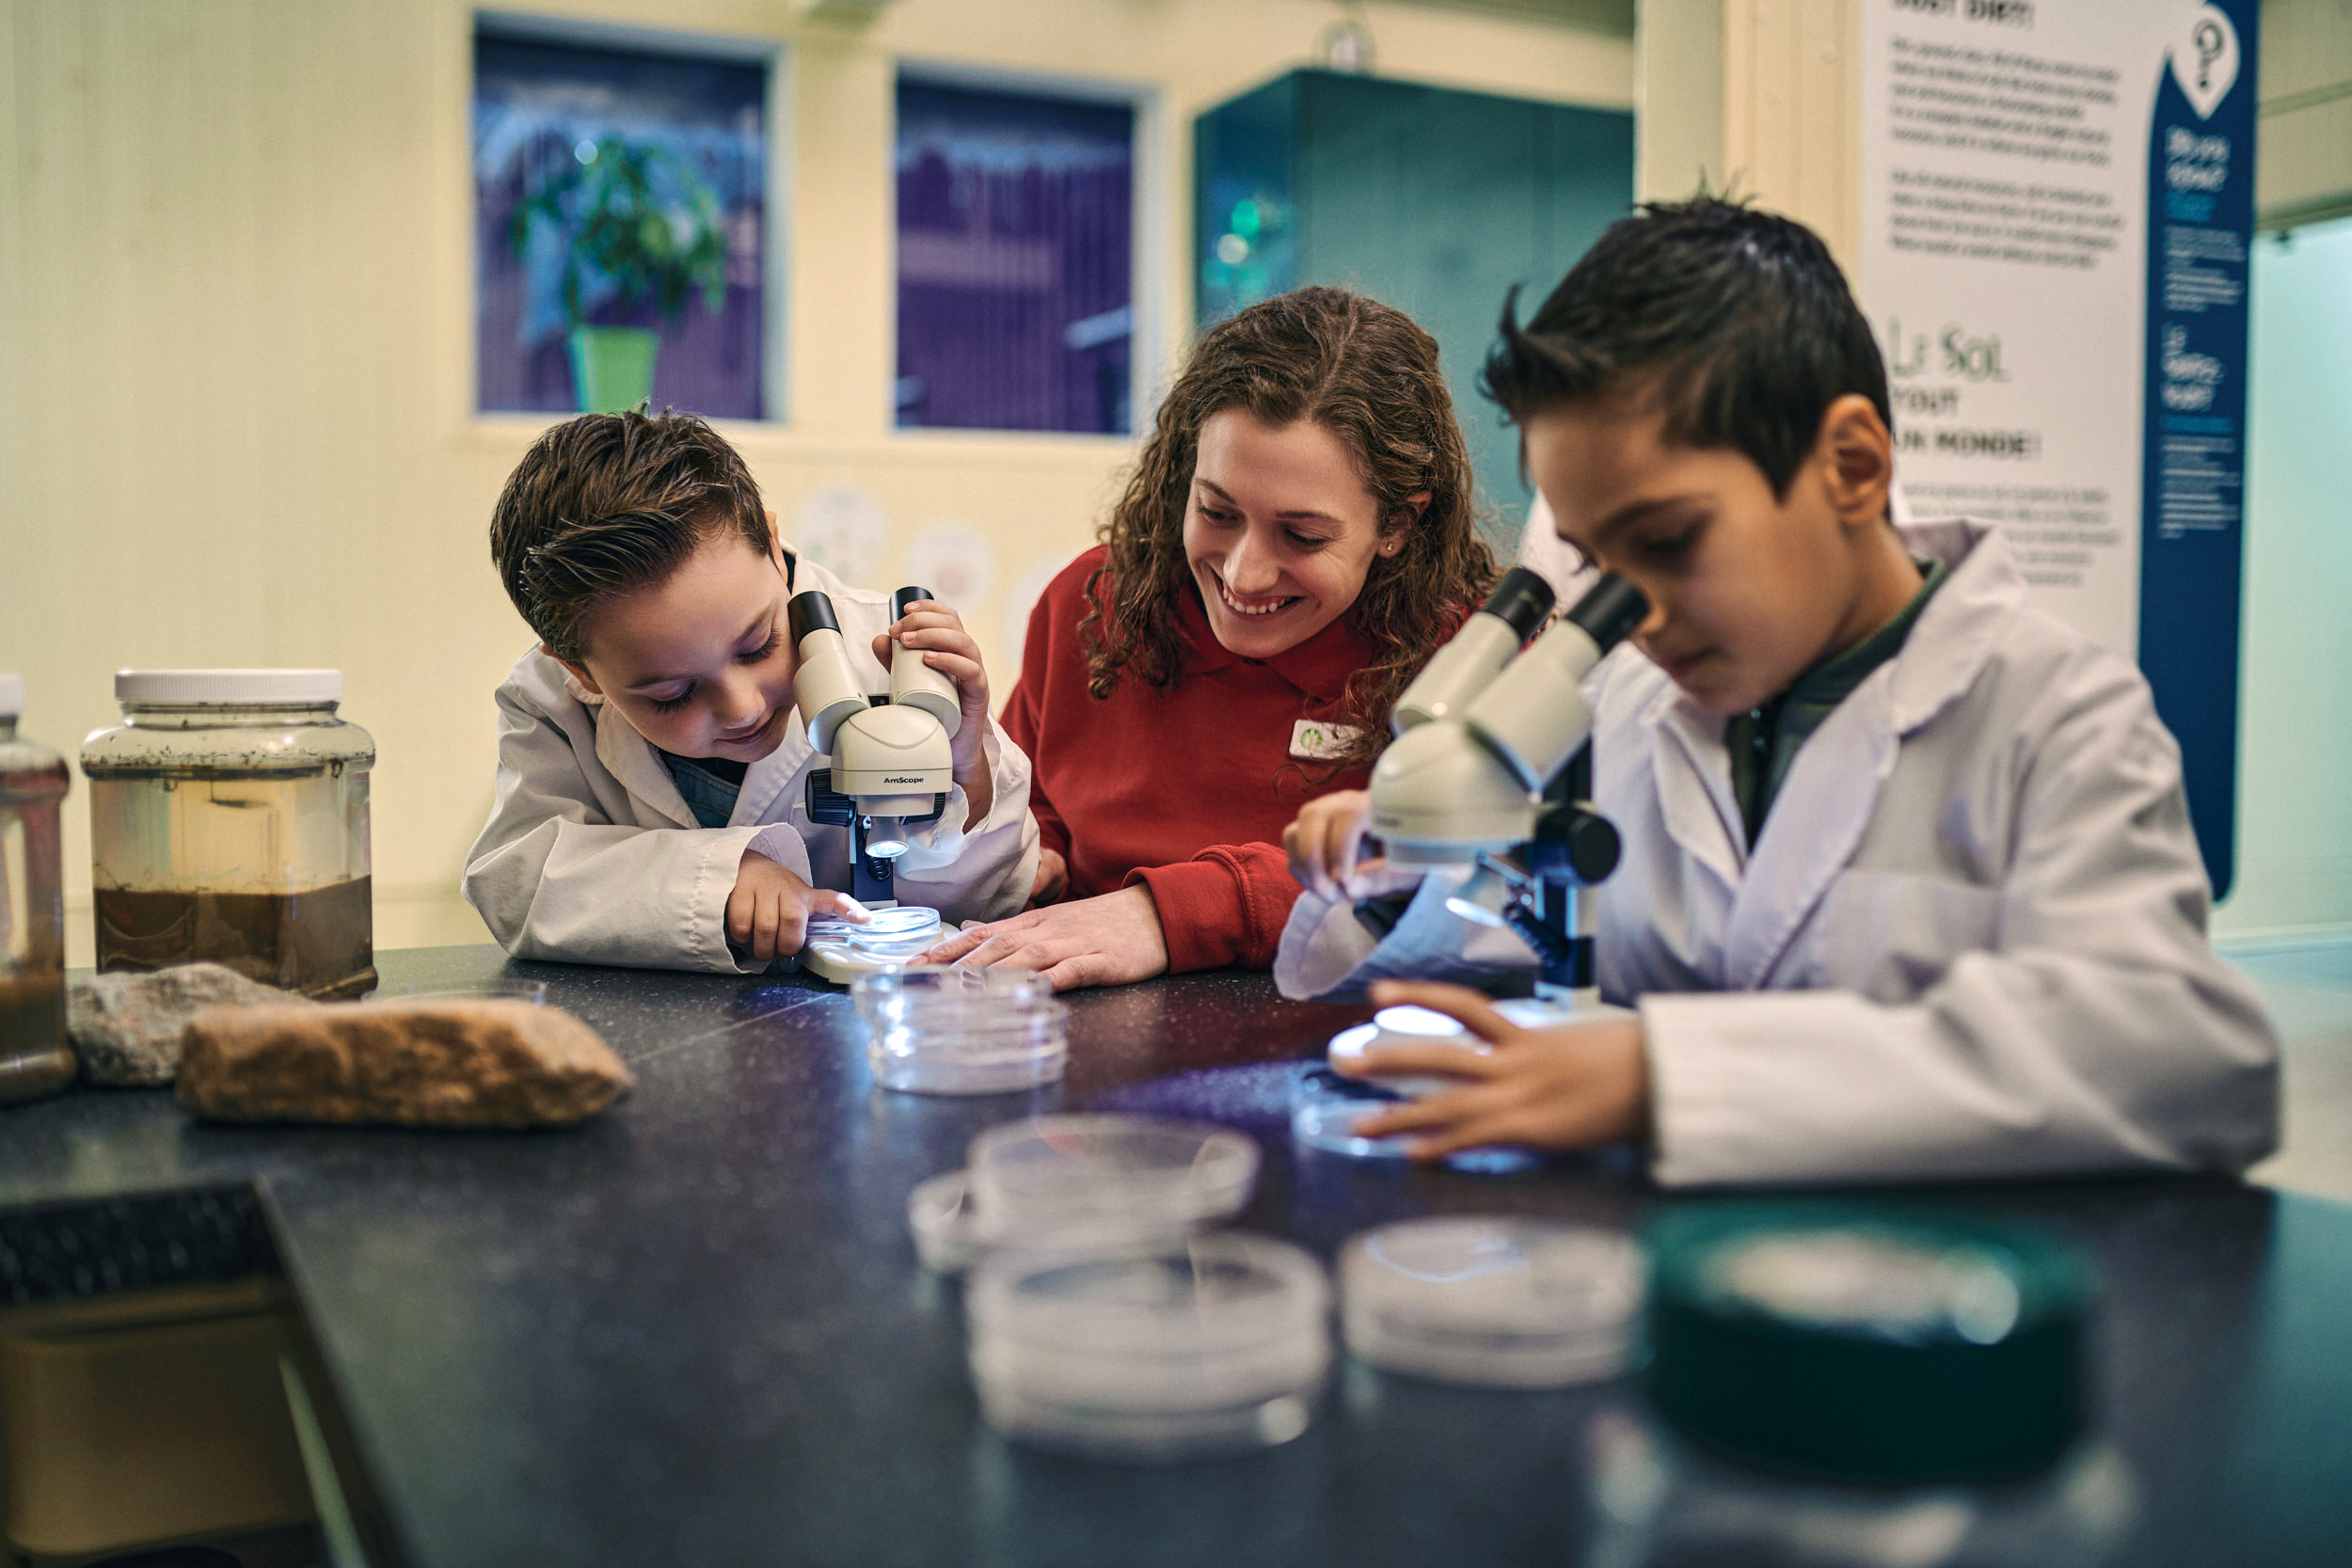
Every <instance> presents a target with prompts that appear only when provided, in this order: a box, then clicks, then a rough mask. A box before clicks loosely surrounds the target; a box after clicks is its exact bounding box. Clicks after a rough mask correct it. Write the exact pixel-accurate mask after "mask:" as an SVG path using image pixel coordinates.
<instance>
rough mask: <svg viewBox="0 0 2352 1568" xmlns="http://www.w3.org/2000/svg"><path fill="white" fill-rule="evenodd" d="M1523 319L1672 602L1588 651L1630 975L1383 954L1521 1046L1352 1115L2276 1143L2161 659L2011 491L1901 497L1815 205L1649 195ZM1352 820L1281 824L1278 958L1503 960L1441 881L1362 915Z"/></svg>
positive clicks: (2175, 1144) (1990, 1141)
mask: <svg viewBox="0 0 2352 1568" xmlns="http://www.w3.org/2000/svg"><path fill="white" fill-rule="evenodd" d="M1502 339H1503V341H1502V344H1501V345H1500V346H1499V347H1498V348H1497V350H1496V351H1495V353H1494V354H1493V356H1491V358H1490V359H1489V361H1488V364H1487V368H1486V385H1487V388H1488V390H1489V392H1490V394H1491V395H1492V396H1493V397H1494V398H1495V399H1496V400H1497V401H1498V402H1499V403H1501V404H1502V406H1503V407H1504V408H1505V409H1506V410H1507V411H1508V412H1509V414H1510V416H1511V417H1512V419H1513V420H1515V421H1517V423H1518V426H1519V428H1520V433H1521V438H1522V442H1523V451H1524V455H1525V460H1526V463H1527V467H1528V469H1529V471H1530V473H1531V474H1532V476H1533V477H1534V481H1535V483H1536V485H1537V487H1538V488H1539V489H1540V490H1541V492H1542V494H1543V496H1544V498H1545V499H1547V500H1548V501H1549V505H1550V509H1551V511H1552V513H1553V515H1554V516H1555V519H1556V526H1557V529H1558V531H1559V535H1560V537H1561V538H1562V539H1563V540H1564V541H1565V542H1566V543H1567V544H1569V545H1570V546H1574V548H1575V549H1576V550H1577V551H1578V552H1579V553H1580V554H1581V556H1582V557H1583V558H1585V559H1587V560H1589V561H1591V562H1596V563H1597V564H1598V565H1600V566H1602V567H1605V568H1608V569H1610V570H1613V571H1615V572H1617V573H1620V574H1621V575H1623V576H1624V577H1626V578H1629V580H1630V581H1631V582H1632V583H1633V584H1634V586H1636V587H1638V588H1639V589H1640V590H1641V591H1642V593H1643V594H1644V595H1645V597H1646V598H1647V600H1648V602H1649V605H1650V610H1649V612H1648V615H1647V617H1646V618H1645V620H1644V621H1643V622H1642V623H1641V625H1640V626H1638V627H1637V628H1636V630H1635V631H1634V633H1633V636H1632V638H1631V639H1630V641H1631V643H1632V646H1631V647H1628V648H1623V649H1620V650H1619V651H1618V652H1617V653H1616V654H1615V655H1613V657H1611V658H1610V659H1608V660H1606V661H1605V662H1604V663H1603V664H1602V665H1601V666H1600V667H1599V668H1598V669H1597V671H1596V672H1595V673H1594V676H1593V677H1592V679H1591V681H1590V682H1589V683H1588V688H1587V695H1588V696H1589V697H1590V698H1591V699H1592V701H1593V705H1594V709H1595V721H1594V729H1593V759H1594V793H1595V797H1596V800H1597V805H1598V806H1599V808H1600V810H1601V811H1602V813H1603V814H1604V815H1606V816H1609V817H1610V818H1611V819H1612V820H1613V821H1614V822H1615V824H1616V826H1617V828H1618V830H1619V832H1620V833H1621V834H1622V835H1623V839H1624V845H1625V850H1624V856H1623V859H1622V861H1621V863H1620V864H1619V865H1618V867H1617V870H1616V872H1615V874H1614V875H1613V877H1612V878H1611V879H1609V880H1608V881H1607V882H1606V883H1605V884H1603V886H1602V887H1601V888H1600V889H1599V890H1598V894H1597V908H1598V916H1599V919H1598V928H1597V941H1596V957H1597V968H1598V974H1599V981H1600V987H1601V992H1602V995H1603V996H1604V998H1606V999H1607V1000H1609V1001H1612V1002H1617V1003H1622V1004H1624V1005H1625V1006H1628V1007H1631V1008H1633V1009H1635V1011H1634V1013H1633V1014H1632V1015H1631V1016H1629V1017H1621V1018H1614V1019H1599V1020H1596V1021H1594V1022H1586V1023H1581V1024H1576V1025H1572V1026H1568V1027H1564V1028H1557V1029H1551V1030H1526V1029H1520V1028H1518V1027H1515V1026H1514V1025H1513V1024H1511V1023H1510V1022H1508V1021H1507V1020H1505V1019H1503V1018H1502V1017H1501V1016H1499V1015H1498V1014H1497V1013H1496V1012H1495V1011H1494V1009H1493V1008H1492V1007H1491V1006H1488V1005H1487V1004H1486V1001H1485V999H1484V998H1483V997H1482V996H1480V995H1479V994H1478V993H1477V992H1476V991H1473V990H1467V989H1464V988H1461V987H1457V986H1446V985H1430V984H1425V983H1423V984H1403V983H1399V982H1398V981H1397V980H1396V979H1394V978H1390V979H1388V982H1387V983H1386V984H1380V985H1374V986H1372V994H1373V995H1374V997H1375V999H1376V1000H1379V1001H1382V1002H1417V1003H1421V1004H1422V1005H1425V1006H1435V1007H1438V1008H1440V1009H1442V1010H1444V1011H1446V1012H1448V1013H1451V1014H1453V1015H1454V1017H1455V1018H1457V1019H1459V1020H1461V1021H1462V1022H1464V1023H1465V1024H1466V1025H1468V1027H1469V1028H1470V1030H1471V1031H1472V1032H1473V1033H1475V1034H1476V1035H1478V1036H1481V1037H1484V1038H1485V1039H1486V1041H1487V1042H1489V1043H1490V1044H1491V1046H1492V1047H1493V1049H1492V1050H1491V1052H1490V1053H1486V1054H1476V1055H1474V1054H1472V1053H1470V1052H1468V1051H1465V1050H1462V1049H1459V1048H1453V1047H1446V1046H1442V1045H1437V1046H1433V1047H1431V1048H1428V1049H1422V1050H1407V1051H1398V1052H1391V1053H1373V1056H1372V1058H1371V1059H1369V1060H1367V1061H1366V1062H1365V1064H1364V1069H1363V1070H1366V1071H1374V1072H1384V1073H1394V1072H1398V1071H1407V1070H1409V1071H1411V1072H1415V1073H1425V1072H1440V1073H1448V1074H1452V1075H1455V1076H1458V1077H1460V1078H1461V1079H1463V1080H1464V1081H1465V1086H1464V1087H1461V1088H1458V1089H1454V1090H1453V1091H1450V1092H1447V1093H1443V1094H1439V1095H1437V1096H1434V1097H1432V1098H1429V1099H1425V1100H1422V1101H1418V1102H1416V1103H1414V1104H1411V1105H1409V1106H1406V1107H1404V1108H1401V1109H1399V1110H1398V1111H1396V1112H1394V1113H1392V1114H1391V1115H1389V1116H1387V1117H1384V1118H1382V1119H1380V1120H1379V1121H1377V1122H1374V1123H1370V1124H1367V1125H1366V1126H1364V1127H1363V1128H1362V1129H1361V1131H1363V1132H1367V1133H1371V1134H1381V1133H1412V1134H1415V1135H1417V1136H1418V1138H1419V1142H1418V1145H1417V1151H1418V1152H1419V1153H1421V1154H1423V1155H1425V1156H1429V1157H1436V1156H1438V1155H1442V1154H1444V1153H1448V1152H1451V1151H1453V1150H1455V1149H1459V1148H1469V1147H1473V1146H1477V1145H1482V1144H1496V1143H1507V1144H1523V1145H1531V1146H1535V1147H1543V1148H1579V1147H1585V1146H1590V1145H1596V1144H1601V1143H1611V1142H1624V1141H1631V1140H1646V1141H1647V1142H1648V1143H1649V1145H1650V1148H1651V1170H1652V1173H1653V1175H1654V1176H1655V1177H1656V1179H1657V1180H1660V1181H1661V1182H1664V1183H1666V1184H1669V1185H1681V1184H1698V1183H1718V1182H1771V1181H1791V1182H1793V1181H1840V1180H1914V1179H1919V1180H1937V1179H1963V1178H1985V1177H2020V1176H2039V1175H2055V1174H2060V1173H2077V1172H2090V1171H2105V1170H2122V1169H2133V1168H2139V1169H2189V1168H2213V1169H2225V1170H2235V1169H2240V1168H2243V1167H2244V1166H2245V1165H2247V1164H2249V1163H2250V1162H2252V1161H2254V1160H2257V1159H2259V1158H2261V1157H2262V1156H2263V1155H2265V1154H2266V1153H2267V1152H2269V1151H2270V1149H2271V1148H2273V1147H2274V1146H2275V1144H2276V1141H2277V1048H2276V1043H2275V1041H2274V1039H2273V1037H2272V1035H2271V1031H2270V1028H2269V1025H2268V1022H2267V1021H2266V1020H2265V1017H2264V1014H2263V1011H2262V1007H2261V1005H2260V1003H2259V1001H2258V1000H2257V998H2256V996H2255V994H2254V992H2253V990H2252V988H2251V987H2250V985H2249V984H2248V982H2247V981H2246V980H2245V978H2244V977H2243V976H2241V975H2239V974H2237V973H2235V972H2234V971H2233V970H2232V969H2230V968H2229V967H2228V966H2226V965H2224V964H2223V963H2221V962H2220V961H2219V960H2218V959H2217V958H2215V956H2214V954H2213V952H2212V949H2211V947H2210V946H2209V944H2208V942H2207V941H2206V936H2205V915H2206V907H2207V903H2208V900H2209V891H2208V884H2207V882H2206V879H2205V875H2204V870H2203V866H2202V863H2201V861H2200V859H2199V857H2198V851H2197V847H2196V843H2195V841H2194V840H2193V838H2192V837H2191V834H2190V831H2189V822H2188V815H2187V808H2186V805H2185V800H2184V797H2183V794H2182V787H2181V772H2180V758H2179V751H2178V748H2177V747H2176V745H2175V744H2174V742H2173V739H2172V737H2171V736H2170V735H2169V733H2168V732H2167V731H2166V730H2165V728H2164V726H2163V724H2162V723H2161V722H2160V721H2158V719H2157V717H2156V714H2155V710H2154V707H2153V704H2152V703H2151V700H2150V696H2149V691H2148V687H2147V684H2146V682H2145V681H2144V680H2143V679H2142V678H2141V676H2140V674H2139V672H2138V671H2137V669H2136V668H2135V667H2134V666H2133V665H2132V664H2131V662H2130V661H2129V660H2127V659H2125V658H2123V657H2121V656H2119V655H2118V654H2116V653H2114V652H2113V651H2111V650H2109V649H2107V648H2106V647H2104V646H2102V645H2100V644H2098V643H2096V642H2094V641H2091V640H2090V638H2088V637H2086V636H2084V635H2083V634H2082V633H2080V632H2078V631H2076V630H2074V628H2072V627H2071V626H2066V625H2064V624H2063V623H2061V622H2059V621H2058V620H2056V619H2054V618H2053V617H2051V616H2049V615H2047V614H2044V613H2042V612H2041V611H2039V610H2034V609H2032V608H2031V607H2029V606H2028V605H2027V604H2026V585H2025V582H2024V579H2023V578H2021V577H2020V575H2019V573H2018V569H2017V566H2016V564H2015V562H2014V560H2013V558H2012V557H2011V555H2010V550H2009V546H2008V545H2007V543H2006V541H2005V540H2004V538H2003V536H2002V535H2001V533H2000V531H1998V530H1997V529H1994V528H1992V527H1990V526H1988V525H1985V524H1982V523H1977V522H1972V521H1968V520H1965V519H1956V520H1952V521H1946V522H1933V523H1924V524H1918V525H1915V526H1907V527H1902V528H1898V527H1897V526H1896V525H1895V524H1894V523H1892V522H1890V521H1889V520H1888V518H1889V513H1888V491H1889V486H1890V484H1891V483H1892V479H1893V463H1892V457H1891V441H1890V437H1889V435H1888V427H1889V423H1890V420H1889V414H1888V405H1887V394H1886V377H1885V372H1884V369H1883V365H1882V362H1881V360H1880V356H1879V353H1878V348H1877V345H1876V343H1875V341H1873V339H1872V337H1871V334H1870V330H1869V327H1868V325H1867V323H1866V322H1865V321H1864V319H1863V317H1862V315H1861V313H1860V312H1859V311H1858V310H1857V309H1855V307H1854V303H1853V300H1852V298H1851V295H1850V294H1849V293H1848V292H1847V289H1846V286H1845V283H1844V280H1843V278H1842V277H1841V276H1840V275H1839V273H1838V270H1837V267H1836V263H1835V262H1834V261H1832V260H1831V258H1830V256H1829V254H1828V252H1827V250H1826V249H1825V248H1824V247H1823V246H1822V245H1821V244H1820V241H1819V240H1818V239H1817V238H1816V237H1815V236H1814V235H1813V234H1812V233H1810V232H1809V231H1807V230H1804V228H1802V227H1801V226H1799V225H1797V224H1794V223H1791V222H1788V221H1787V220H1786V219H1781V218H1776V217H1772V216H1769V215H1767V214H1762V213H1757V212H1753V211H1750V210H1747V209H1745V208H1742V207H1740V206H1736V205H1731V204H1726V203H1723V202H1718V201H1711V200H1706V199H1701V200H1698V201H1693V202H1690V203H1685V204H1678V205H1673V206H1657V207H1651V208H1648V209H1646V210H1645V211H1643V212H1641V213H1639V214H1635V215H1634V216H1631V217H1629V218H1627V219H1625V220H1623V221H1621V222H1620V223H1618V224H1617V225H1615V226H1614V227H1613V228H1612V229H1611V230H1610V231H1609V232H1608V233H1607V234H1606V235H1605V236H1604V237H1603V238H1602V239H1601V240H1600V242H1599V243H1598V244H1597V245H1595V246H1594V248H1593V250H1592V251H1591V252H1590V253H1589V254H1588V255H1587V256H1586V257H1585V258H1584V260H1582V261H1580V262H1579V263H1578V264H1577V266H1576V267H1575V269H1574V270H1573V271H1571V272H1570V273H1569V274H1568V276H1567V277H1566V278H1565V280H1564V281H1563V282H1562V283H1561V285H1560V287H1559V288H1558V289H1557V290H1556V291H1555V292H1554V293H1552V295H1551V296H1550V298H1549V299H1548V300H1546V301H1545V302H1544V304H1543V306H1542V308H1541V309H1539V310H1538V311H1537V312H1536V313H1535V315H1534V318H1533V319H1532V320H1531V321H1530V322H1529V323H1528V324H1527V325H1526V326H1525V327H1524V328H1520V327H1518V326H1516V325H1513V323H1512V320H1511V315H1510V313H1509V312H1508V311H1506V314H1505V317H1504V322H1503V328H1502ZM1363 825H1364V798H1363V797H1362V796H1361V795H1360V794H1358V795H1354V796H1336V795H1335V796H1327V797H1325V798H1324V799H1322V800H1317V801H1314V802H1313V803H1311V805H1309V806H1308V807H1307V808H1306V810H1305V811H1304V812H1302V814H1301V815H1300V816H1299V818H1298V821H1297V822H1296V823H1295V825H1294V827H1293V828H1292V829H1291V830H1290V832H1289V834H1288V842H1289V845H1290V848H1291V853H1292V864H1293V869H1294V871H1295V874H1296V875H1297V876H1298V877H1299V879H1300V880H1301V881H1302V882H1303V883H1304V884H1305V885H1306V887H1307V890H1308V891H1307V895H1306V896H1305V897H1303V898H1301V899H1300V900H1299V902H1298V904H1297V905H1296V907H1295V910H1294V911H1293V913H1292V916H1291V921H1290V925H1289V927H1288V928H1287V930H1286V932H1285V935H1284V939H1283V943H1282V948H1281V954H1280V957H1279V959H1278V962H1277V966H1276V970H1275V974H1276V977H1277V979H1278V981H1279V982H1280V983H1281V984H1282V985H1283V988H1284V990H1286V991H1288V992H1290V993H1291V994H1293V995H1333V994H1342V995H1344V994H1360V993H1361V991H1362V990H1363V989H1364V988H1365V987H1366V986H1367V985H1368V984H1369V983H1371V982H1373V981H1376V980H1380V979H1382V978H1383V977H1394V976H1406V975H1411V976H1421V977H1426V978H1444V977H1477V976H1478V975H1479V974H1481V969H1480V963H1479V958H1480V955H1479V954H1478V953H1477V952H1476V951H1475V949H1474V948H1473V949H1470V950H1466V948H1465V944H1464V939H1463V932H1464V930H1465V929H1466V928H1465V927H1464V926H1463V925H1462V923H1461V922H1459V921H1457V920H1453V919H1452V918H1451V917H1448V916H1446V915H1445V914H1444V912H1443V910H1442V900H1441V899H1439V898H1436V897H1431V896H1426V895H1424V896H1422V897H1420V898H1417V899H1416V900H1415V902H1414V904H1413V905H1412V906H1411V908H1410V910H1409V911H1408V912H1407V914H1406V918H1405V919H1404V920H1403V921H1401V922H1400V923H1399V924H1398V925H1397V926H1396V927H1395V929H1394V931H1393V932H1392V933H1391V935H1390V936H1389V937H1387V938H1386V939H1384V940H1380V941H1377V942H1375V939H1374V938H1373V937H1372V935H1371V934H1370V933H1369V932H1367V931H1365V930H1364V929H1363V928H1362V927H1361V926H1360V925H1359V922H1358V921H1357V920H1356V918H1355V916H1354V914H1353V911H1352V907H1351V896H1350V894H1351V888H1350V882H1351V879H1359V878H1361V877H1362V875H1363V871H1362V868H1359V867H1355V866H1354V864H1353V863H1354V862H1355V859H1356V853H1357V846H1358V841H1359V838H1360V836H1361V834H1362V832H1363ZM1357 885H1359V886H1360V885H1361V883H1360V881H1359V882H1358V883H1357ZM1493 957H1494V955H1493V954H1491V953H1489V954H1487V955H1486V960H1487V961H1488V962H1491V961H1492V958H1493ZM1484 973H1485V974H1487V975H1491V973H1492V971H1491V969H1487V970H1486V971H1485V972H1484Z"/></svg>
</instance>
